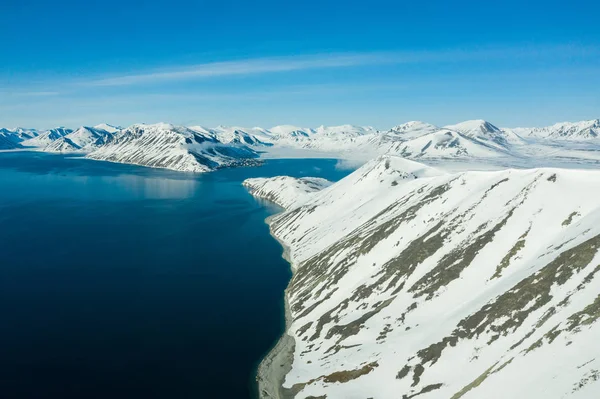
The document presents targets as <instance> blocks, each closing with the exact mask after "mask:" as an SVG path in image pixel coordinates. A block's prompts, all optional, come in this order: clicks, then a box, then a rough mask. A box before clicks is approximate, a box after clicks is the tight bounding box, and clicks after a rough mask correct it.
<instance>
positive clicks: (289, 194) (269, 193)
mask: <svg viewBox="0 0 600 399" xmlns="http://www.w3.org/2000/svg"><path fill="white" fill-rule="evenodd" d="M243 184H244V186H246V187H247V188H248V189H249V191H250V193H251V194H252V195H254V196H255V197H258V198H264V199H267V200H269V201H271V202H274V203H276V204H277V205H280V206H282V207H284V208H291V207H294V206H300V205H302V204H303V203H305V202H306V201H308V200H309V199H310V198H311V196H312V194H313V193H315V192H318V191H320V190H322V189H324V188H325V187H329V186H330V185H331V182H330V181H329V180H325V179H322V178H320V177H303V178H300V179H296V178H293V177H289V176H277V177H272V178H268V179H265V178H255V179H246V180H244V183H243Z"/></svg>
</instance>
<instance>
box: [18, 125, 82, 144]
mask: <svg viewBox="0 0 600 399" xmlns="http://www.w3.org/2000/svg"><path fill="white" fill-rule="evenodd" d="M71 132H73V130H72V129H67V128H64V127H57V128H54V129H50V130H45V131H42V132H40V134H39V135H38V136H36V137H34V138H32V139H29V140H25V141H23V143H22V144H23V146H25V147H38V148H42V149H43V148H45V147H47V146H48V145H50V144H51V143H52V142H54V141H56V140H58V139H60V138H61V137H64V136H66V135H68V134H69V133H71Z"/></svg>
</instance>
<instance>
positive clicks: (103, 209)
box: [0, 153, 350, 399]
mask: <svg viewBox="0 0 600 399" xmlns="http://www.w3.org/2000/svg"><path fill="white" fill-rule="evenodd" d="M349 172H350V171H349V170H338V169H337V168H336V161H335V160H314V159H312V160H271V161H268V162H267V163H266V164H265V165H264V166H262V167H259V168H240V169H227V170H222V171H218V172H215V173H210V174H204V175H193V174H185V173H177V172H170V171H165V170H155V169H147V168H140V167H134V166H129V165H119V164H110V163H104V162H95V161H89V160H84V159H73V158H68V157H64V156H59V155H49V154H39V153H0V256H1V257H0V397H1V398H35V399H43V398H60V399H69V398H78V399H79V398H103V399H105V398H169V399H177V398H250V397H253V396H254V389H255V387H254V384H253V377H254V372H255V368H256V365H257V362H258V361H259V360H260V359H261V358H262V356H263V355H264V354H265V352H267V351H268V350H269V348H270V347H271V346H272V345H273V343H274V342H275V341H276V340H277V338H278V337H279V335H280V334H281V332H282V330H283V313H282V306H283V290H284V288H285V286H286V285H287V282H288V280H289V278H290V271H289V265H288V264H287V263H286V262H285V261H284V260H283V259H282V258H281V248H280V246H279V244H278V243H277V242H276V241H275V240H274V239H272V238H271V237H270V235H269V232H268V228H267V226H266V225H265V224H264V219H265V218H266V217H267V216H268V215H270V214H273V213H275V212H278V211H279V208H277V207H275V206H274V205H271V204H269V203H266V202H259V201H257V200H255V199H253V198H252V197H251V196H250V195H249V194H248V193H247V191H246V190H245V189H244V188H243V187H242V186H241V184H240V183H241V181H242V180H243V179H245V178H248V177H256V176H275V175H281V174H285V175H292V176H320V177H325V178H328V179H331V180H338V179H340V178H342V177H343V176H345V175H346V174H348V173H349Z"/></svg>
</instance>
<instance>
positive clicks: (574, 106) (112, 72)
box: [0, 0, 600, 128]
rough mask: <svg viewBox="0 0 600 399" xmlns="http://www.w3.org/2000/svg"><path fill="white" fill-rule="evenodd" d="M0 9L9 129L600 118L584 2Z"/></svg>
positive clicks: (599, 87)
mask: <svg viewBox="0 0 600 399" xmlns="http://www.w3.org/2000/svg"><path fill="white" fill-rule="evenodd" d="M88 3H92V2H84V1H55V2H51V1H39V0H38V1H36V0H29V1H28V0H19V1H16V0H4V1H2V2H0V15H1V16H2V29H1V30H0V55H1V58H0V60H1V61H0V126H7V127H13V126H27V127H37V128H47V127H52V126H57V125H66V126H73V127H76V126H78V125H82V124H88V125H92V124H96V123H100V122H109V123H114V124H120V125H127V124H130V123H135V122H148V123H151V122H158V121H167V122H172V123H176V124H203V125H207V126H215V125H218V124H227V125H242V126H255V125H257V126H267V127H269V126H273V125H277V124H296V125H301V126H318V125H321V124H326V125H333V124H342V123H352V124H360V125H372V126H375V127H378V128H387V127H391V126H393V125H395V124H398V123H402V122H405V121H408V120H425V121H428V122H431V123H435V124H440V125H443V124H450V123H454V122H458V121H461V120H465V119H487V120H489V121H491V122H492V123H495V124H497V125H500V126H531V125H546V124H551V123H554V122H558V121H563V120H581V119H593V118H598V117H600V99H599V98H600V96H599V95H598V93H599V92H600V27H599V25H598V22H597V15H598V13H599V12H600V5H598V4H597V2H592V1H589V0H586V1H578V0H575V1H570V2H566V1H545V2H535V1H534V2H532V1H529V2H528V1H523V0H521V1H511V0H509V1H502V2H495V4H490V2H485V1H478V2H470V1H453V2H449V1H443V2H442V1H439V2H438V1H421V2H401V1H400V2H399V1H396V2H391V1H386V2H383V1H377V0H371V1H368V2H366V1H365V2H363V1H361V2H356V1H351V2H341V1H335V2H334V1H312V0H307V1H303V2H290V1H287V2H286V1H278V2H272V1H227V0H221V1H194V2H189V1H177V0H171V1H168V2H167V1H162V0H161V1H146V2H142V1H123V0H121V1H113V0H106V1H102V2H93V3H94V4H88Z"/></svg>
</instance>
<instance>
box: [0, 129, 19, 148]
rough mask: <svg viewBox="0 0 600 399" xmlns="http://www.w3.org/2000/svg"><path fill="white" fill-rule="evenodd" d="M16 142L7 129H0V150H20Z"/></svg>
mask: <svg viewBox="0 0 600 399" xmlns="http://www.w3.org/2000/svg"><path fill="white" fill-rule="evenodd" d="M21 147H22V146H21V145H20V144H19V141H18V140H15V137H14V136H13V132H11V131H9V130H8V129H0V150H13V149H15V148H21Z"/></svg>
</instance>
